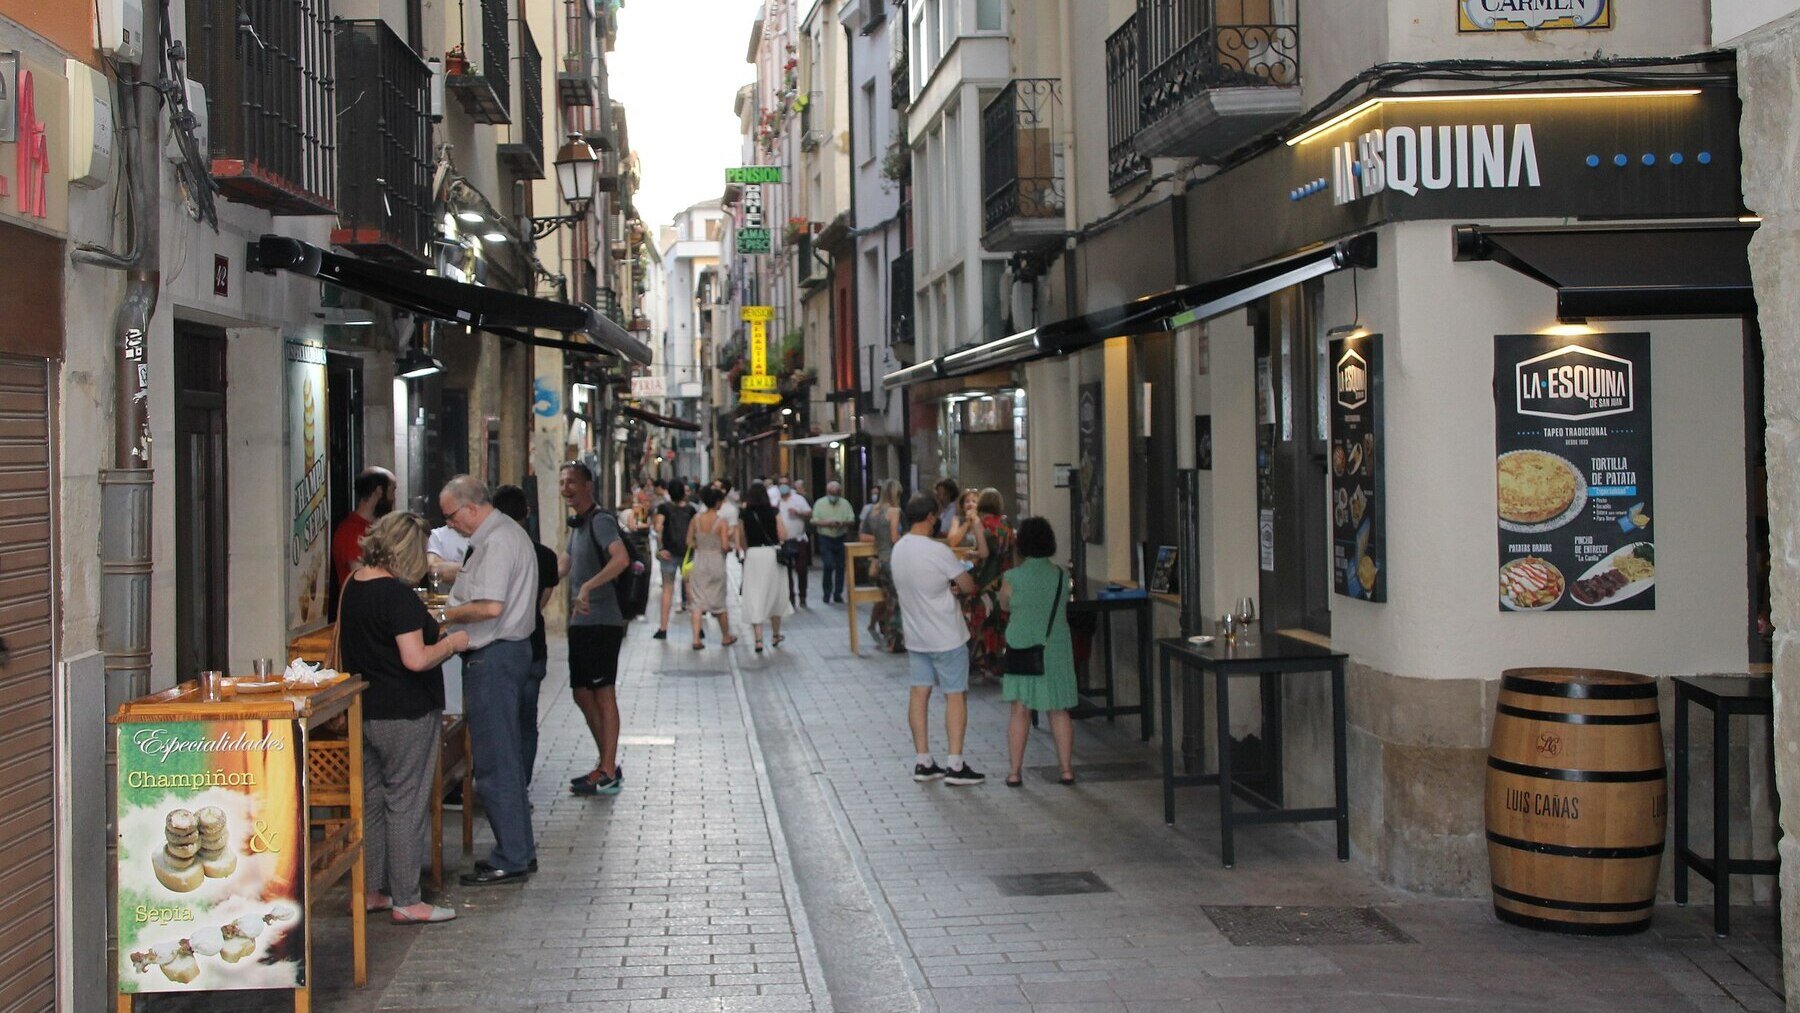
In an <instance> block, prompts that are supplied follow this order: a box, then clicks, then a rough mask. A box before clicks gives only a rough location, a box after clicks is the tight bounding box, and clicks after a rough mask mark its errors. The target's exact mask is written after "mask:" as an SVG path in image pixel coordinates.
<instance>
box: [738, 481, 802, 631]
mask: <svg viewBox="0 0 1800 1013" xmlns="http://www.w3.org/2000/svg"><path fill="white" fill-rule="evenodd" d="M736 527H737V543H738V549H739V551H741V552H743V554H744V588H743V590H744V618H745V620H746V621H748V622H749V623H750V630H751V632H752V633H754V634H755V635H756V653H758V654H761V653H762V649H763V634H762V624H763V623H765V622H767V623H768V624H769V628H770V629H771V630H772V631H774V634H775V640H774V643H775V646H777V647H780V646H781V640H782V637H781V617H782V616H785V615H792V614H793V612H794V606H793V603H791V602H789V601H788V581H787V570H786V568H784V567H783V566H782V565H781V561H780V560H779V559H778V558H776V553H777V552H779V551H780V546H781V543H782V542H784V541H787V538H788V533H787V525H785V524H783V523H782V521H781V517H780V515H779V514H777V513H776V511H775V508H774V507H772V506H770V505H769V491H768V488H767V487H766V486H764V485H763V484H762V483H761V482H758V483H756V484H755V485H752V486H751V487H750V491H749V492H748V493H746V494H745V496H744V505H743V508H742V511H741V512H740V514H739V515H738V522H737V525H736Z"/></svg>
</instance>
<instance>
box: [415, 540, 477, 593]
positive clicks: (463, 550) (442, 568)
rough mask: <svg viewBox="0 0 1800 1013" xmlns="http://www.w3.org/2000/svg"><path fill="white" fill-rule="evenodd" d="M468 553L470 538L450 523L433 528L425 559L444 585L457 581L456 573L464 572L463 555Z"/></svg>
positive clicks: (426, 547)
mask: <svg viewBox="0 0 1800 1013" xmlns="http://www.w3.org/2000/svg"><path fill="white" fill-rule="evenodd" d="M468 554H469V539H468V537H467V536H466V535H464V534H463V533H462V532H460V531H458V530H456V529H455V528H453V527H451V526H450V525H449V524H445V525H444V526H443V527H441V528H432V529H431V537H430V538H429V539H427V540H426V542H425V561H426V562H427V563H429V564H431V572H432V573H434V574H436V575H437V578H438V579H439V580H441V581H443V582H444V586H446V587H448V586H450V585H451V584H454V583H455V582H456V575H457V574H458V573H460V572H462V564H463V557H464V556H466V555H468Z"/></svg>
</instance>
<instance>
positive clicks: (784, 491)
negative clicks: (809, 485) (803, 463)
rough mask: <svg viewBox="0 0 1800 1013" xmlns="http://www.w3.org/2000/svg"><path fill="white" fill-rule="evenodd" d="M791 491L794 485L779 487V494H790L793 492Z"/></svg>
mask: <svg viewBox="0 0 1800 1013" xmlns="http://www.w3.org/2000/svg"><path fill="white" fill-rule="evenodd" d="M793 491H794V487H793V486H791V485H784V486H782V487H781V494H782V495H783V496H787V495H791V494H792V493H793Z"/></svg>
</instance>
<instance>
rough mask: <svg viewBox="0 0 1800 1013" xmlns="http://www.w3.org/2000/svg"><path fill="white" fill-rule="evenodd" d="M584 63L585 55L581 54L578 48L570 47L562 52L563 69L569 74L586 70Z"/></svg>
mask: <svg viewBox="0 0 1800 1013" xmlns="http://www.w3.org/2000/svg"><path fill="white" fill-rule="evenodd" d="M586 63H587V57H585V56H583V55H581V52H580V51H579V50H574V49H571V50H569V51H568V52H566V53H564V54H563V69H564V70H566V71H568V72H569V73H571V74H579V73H581V72H582V71H584V70H586V69H587V67H586V66H585V64H586Z"/></svg>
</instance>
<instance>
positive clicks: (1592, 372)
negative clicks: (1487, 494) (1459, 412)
mask: <svg viewBox="0 0 1800 1013" xmlns="http://www.w3.org/2000/svg"><path fill="white" fill-rule="evenodd" d="M1494 415H1495V420H1496V424H1497V427H1498V433H1497V437H1498V439H1497V441H1496V444H1497V445H1496V449H1497V456H1496V459H1495V473H1496V479H1497V490H1498V494H1497V500H1498V507H1499V510H1498V517H1499V526H1500V558H1499V568H1500V572H1499V595H1500V600H1499V604H1500V608H1501V610H1502V611H1508V612H1552V611H1558V612H1580V611H1588V610H1602V609H1610V610H1622V609H1654V608H1655V607H1656V543H1655V538H1654V535H1653V532H1652V529H1651V523H1652V519H1653V518H1654V517H1655V509H1654V503H1653V500H1652V498H1651V473H1650V472H1651V456H1650V455H1651V442H1650V335H1648V334H1642V333H1623V334H1583V335H1574V336H1552V335H1542V334H1502V335H1500V336H1498V337H1496V338H1495V339H1494Z"/></svg>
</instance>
